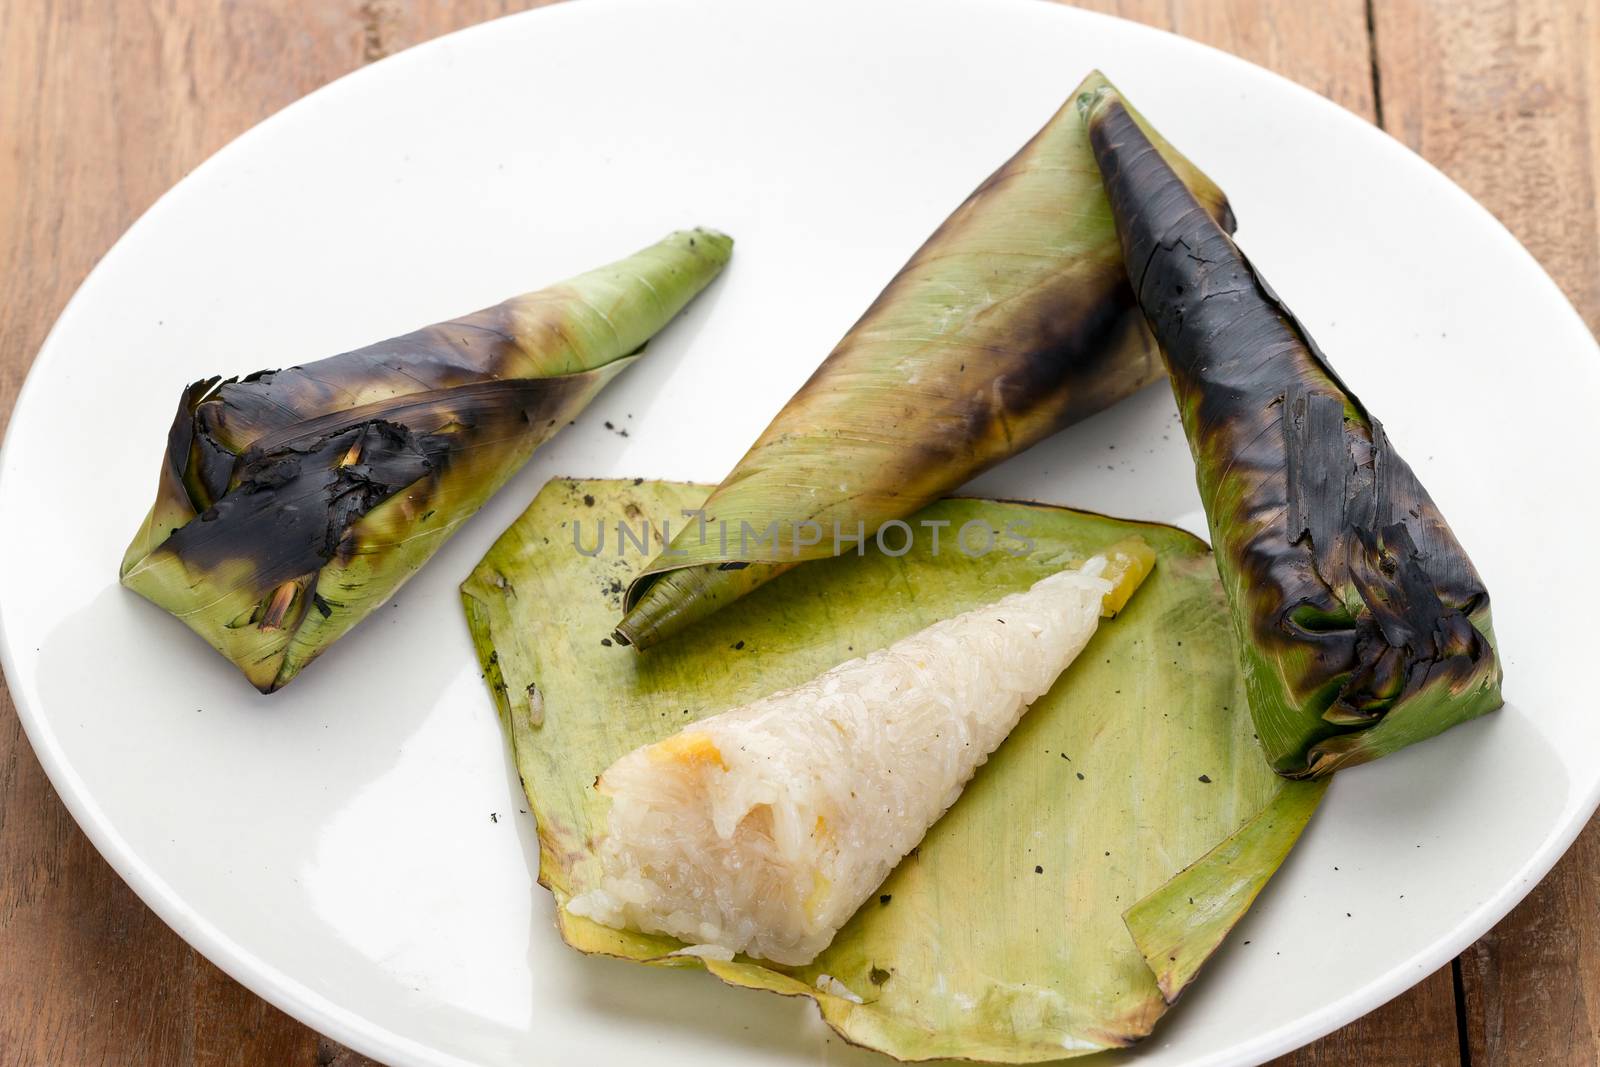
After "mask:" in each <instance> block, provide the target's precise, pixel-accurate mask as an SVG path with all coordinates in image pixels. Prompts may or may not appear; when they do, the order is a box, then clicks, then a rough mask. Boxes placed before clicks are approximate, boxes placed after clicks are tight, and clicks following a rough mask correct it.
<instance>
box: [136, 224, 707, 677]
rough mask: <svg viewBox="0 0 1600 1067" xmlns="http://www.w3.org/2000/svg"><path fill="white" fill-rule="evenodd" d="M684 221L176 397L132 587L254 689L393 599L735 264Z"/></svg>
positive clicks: (290, 673) (287, 673)
mask: <svg viewBox="0 0 1600 1067" xmlns="http://www.w3.org/2000/svg"><path fill="white" fill-rule="evenodd" d="M732 244H733V242H732V241H731V240H730V239H729V238H727V237H725V236H723V235H721V234H717V233H713V232H710V231H706V230H693V231H684V232H679V233H675V234H672V235H670V236H669V237H667V238H666V239H664V240H662V241H661V242H659V243H657V244H655V245H653V246H651V247H649V248H646V249H644V250H643V251H641V252H638V253H636V254H634V255H633V256H630V257H628V258H627V259H623V260H620V261H618V262H616V263H613V264H611V265H609V266H606V267H602V268H600V269H598V270H594V271H591V272H589V273H587V274H583V275H580V276H578V277H576V278H572V279H570V280H568V281H566V282H563V283H561V284H558V285H555V286H552V287H550V288H548V289H544V290H540V291H538V292H533V293H528V294H525V295H523V296H518V297H513V298H512V299H510V300H507V301H505V302H504V303H501V304H498V305H495V306H494V307H490V308H486V309H484V310H482V311H478V312H475V313H473V314H471V315H467V316H465V317H463V318H459V319H452V320H450V321H448V322H442V323H438V324H436V325H433V326H428V327H424V328H423V329H420V330H417V331H416V332H414V333H409V334H406V335H404V336H401V337H396V338H392V339H390V340H388V341H382V342H379V343H378V344H375V345H370V346H368V347H366V348H361V349H357V350H355V351H352V352H346V353H343V354H342V355H337V356H333V357H331V358H328V359H324V360H320V361H318V362H315V363H310V364H306V365H304V366H297V367H291V368H289V369H287V370H282V371H264V372H260V373H256V374H251V375H248V376H246V377H244V378H242V379H229V380H228V381H225V382H224V381H219V380H218V379H216V378H210V379H206V380H204V381H200V382H196V383H195V384H193V385H191V386H190V387H189V388H188V389H186V390H185V391H184V394H183V398H182V400H181V401H180V403H179V406H178V413H177V417H176V418H175V419H174V421H173V424H172V429H171V431H170V433H169V435H168V439H167V451H166V454H165V456H163V458H162V465H161V477H160V483H159V488H158V490H157V494H156V501H155V504H154V505H153V506H152V507H151V509H150V513H149V515H148V516H147V517H146V518H145V521H144V524H143V525H142V526H141V527H140V529H139V532H138V534H137V535H136V536H135V537H134V539H133V543H132V544H131V545H130V546H129V547H128V551H127V553H126V555H125V556H124V558H123V561H122V567H121V572H120V574H121V579H122V584H124V585H126V586H127V587H128V588H130V589H132V590H134V591H136V592H138V593H139V594H141V595H142V596H145V597H147V598H148V599H150V600H151V601H153V602H154V603H156V604H157V605H159V606H161V607H162V608H164V609H166V610H167V611H170V612H172V613H173V614H174V615H176V616H178V617H179V618H180V619H182V620H183V621H184V622H185V623H186V624H188V626H189V627H190V628H191V629H193V630H194V631H195V632H196V633H197V634H199V635H200V636H201V637H203V638H204V639H205V640H206V641H207V642H208V643H209V644H210V645H211V646H212V647H213V648H215V649H217V651H219V652H221V653H222V654H223V655H224V656H226V657H227V658H228V659H229V660H231V661H232V662H233V663H234V664H235V665H236V666H238V667H239V669H240V670H242V671H243V672H244V674H245V676H246V677H248V678H249V679H250V681H251V682H252V683H253V684H254V685H255V686H256V687H257V688H258V689H260V690H261V691H262V692H272V691H274V690H276V689H278V688H280V687H282V686H284V685H286V684H287V683H288V682H289V681H290V680H291V679H293V678H294V677H295V676H296V675H297V674H299V672H300V671H301V670H303V669H304V668H305V667H306V665H307V664H309V663H310V662H311V661H312V660H314V659H315V658H316V657H317V656H318V655H320V654H321V653H322V652H323V651H324V650H325V649H326V648H327V647H328V646H329V645H330V644H332V643H333V642H334V641H336V640H337V639H338V638H339V637H341V636H343V635H344V634H345V633H346V632H348V631H349V630H350V628H351V627H353V626H354V625H355V624H356V623H358V622H360V621H361V620H362V619H363V618H364V617H366V616H367V615H368V614H370V613H371V612H372V611H373V610H374V609H375V608H377V607H378V606H379V605H381V604H382V603H383V602H384V601H385V600H387V599H388V598H389V597H390V596H391V595H392V594H393V593H394V592H395V591H396V590H397V589H399V588H400V586H401V585H402V584H404V582H405V581H406V580H407V579H408V578H409V577H410V576H411V575H412V574H413V573H415V572H416V570H417V569H418V568H420V567H421V566H422V565H423V564H424V563H426V562H427V561H428V559H429V558H430V557H431V556H432V555H433V553H434V552H435V551H437V550H438V548H439V547H440V546H441V545H442V544H443V543H444V542H445V540H446V539H448V538H449V536H450V535H451V533H453V532H454V531H455V529H456V528H457V527H458V526H459V525H460V524H461V523H462V522H464V521H465V520H466V519H468V518H470V517H471V516H472V515H473V514H474V513H475V512H476V511H477V510H478V509H479V508H480V507H482V506H483V504H484V503H485V502H486V501H487V500H488V499H489V498H490V497H491V496H492V495H493V494H494V493H495V491H496V490H498V489H499V488H500V486H501V485H503V484H504V483H505V481H506V479H507V478H509V477H510V476H511V475H512V474H513V473H514V472H516V470H517V469H518V468H520V467H521V466H522V464H523V463H524V462H526V461H527V459H528V457H529V456H530V455H531V454H532V453H533V450H534V449H535V448H536V447H538V446H539V445H540V444H541V443H543V442H544V441H545V440H547V439H548V438H549V437H550V436H552V435H553V434H555V433H556V432H557V431H558V430H559V429H560V428H561V427H562V426H563V425H565V424H566V423H567V422H568V421H570V420H571V419H572V417H573V416H574V415H576V414H577V413H578V412H579V411H581V410H582V409H583V407H584V406H585V405H586V404H587V403H588V402H589V400H590V399H592V398H593V397H594V396H595V394H596V393H598V392H599V390H600V389H601V388H602V387H603V386H604V385H605V384H606V383H607V382H609V381H610V380H611V379H612V378H614V377H616V376H617V375H618V374H619V373H620V372H621V371H623V370H624V369H626V368H627V367H628V366H629V365H630V364H631V363H632V362H633V361H634V360H635V359H637V358H638V353H639V351H640V349H641V348H643V346H644V345H645V342H647V341H648V340H649V339H650V337H651V336H652V335H654V334H655V333H656V332H658V331H659V330H660V329H661V328H662V327H664V326H665V325H666V324H667V323H668V322H670V321H671V320H672V318H673V317H674V316H675V315H677V313H678V312H679V311H681V310H682V309H683V307H684V306H685V305H686V304H687V303H688V302H689V301H690V300H691V299H692V298H693V297H694V296H695V295H696V294H697V293H699V292H700V291H701V290H702V289H703V288H705V286H706V285H707V284H708V283H709V282H710V281H711V279H712V278H714V277H715V276H716V275H717V273H718V272H719V271H720V270H721V269H722V267H723V265H724V264H725V263H726V262H727V261H728V257H729V255H730V253H731V250H732Z"/></svg>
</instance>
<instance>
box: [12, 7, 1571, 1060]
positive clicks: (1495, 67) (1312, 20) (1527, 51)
mask: <svg viewBox="0 0 1600 1067" xmlns="http://www.w3.org/2000/svg"><path fill="white" fill-rule="evenodd" d="M531 6H538V0H528V2H524V0H427V2H404V0H364V2H363V0H120V2H119V0H14V2H6V0H0V263H5V264H7V265H8V266H9V267H10V268H11V269H9V270H6V271H4V272H0V428H3V426H4V424H5V421H6V420H7V419H8V418H9V414H10V410H11V405H12V401H13V399H14V397H15V395H16V390H17V388H18V386H19V385H20V382H21V378H22V375H23V374H24V372H25V370H26V368H27V365H28V363H29V362H30V361H31V359H32V357H33V354H34V352H35V351H37V349H38V347H39V345H40V343H41V342H42V340H43V338H44V334H45V332H46V330H47V329H48V328H49V325H50V323H52V322H53V321H54V319H55V317H56V315H57V314H59V312H60V309H61V307H62V305H63V304H64V303H65V301H66V299H67V297H68V296H70V294H71V292H72V291H73V289H75V288H76V286H77V285H78V283H79V282H80V281H81V280H82V277H83V275H84V274H85V273H86V272H87V270H88V269H89V268H90V267H91V266H92V265H93V264H94V262H95V261H96V260H97V259H98V258H99V257H100V256H101V255H102V254H103V253H104V252H105V250H106V249H107V248H108V247H109V246H110V244H111V242H112V241H114V240H115V239H116V237H117V236H118V235H119V234H120V233H121V232H122V231H123V230H124V229H125V228H126V227H127V226H128V225H129V224H130V223H131V222H132V221H133V220H134V219H135V218H136V217H137V216H138V215H139V214H140V213H141V212H142V211H143V210H144V208H145V207H147V206H148V205H149V204H150V203H151V202H152V201H153V200H154V199H155V198H156V197H157V196H159V195H160V194H161V193H162V192H163V191H165V190H166V189H167V188H168V187H169V186H170V185H171V184H172V183H173V182H174V181H176V180H177V179H178V178H180V177H181V176H182V175H183V174H184V173H186V172H187V171H188V170H189V169H191V168H192V167H194V166H195V165H197V164H198V163H199V162H201V161H202V160H203V159H205V158H206V157H207V156H208V155H210V154H211V153H212V152H214V151H215V150H216V149H217V148H219V147H221V145H223V144H224V143H226V142H227V141H228V140H230V139H231V138H233V137H234V136H236V135H238V134H239V133H241V132H243V131H244V130H245V129H247V128H249V127H250V126H251V125H253V124H254V123H255V122H257V121H259V120H260V119H262V118H264V117H265V116H267V115H268V114H271V113H272V112H274V111H276V110H278V109H279V108H280V107H282V106H284V105H285V104H288V103H290V102H291V101H293V100H295V99H297V98H298V97H300V96H302V95H304V94H305V93H307V92H309V91H311V90H312V89H314V88H316V87H318V86H319V85H322V84H324V83H326V82H327V81H330V80H332V79H333V78H335V77H337V76H339V75H341V74H344V73H346V72H348V71H349V70H352V69H355V68H356V67H358V66H360V65H362V64H364V63H367V62H371V61H373V60H375V59H379V58H382V57H383V56H385V55H388V54H390V53H392V52H395V51H398V50H400V49H402V48H406V47H409V46H410V45H412V44H415V43H418V42H420V41H423V40H427V39H429V38H431V37H434V36H437V35H438V34H441V33H445V32H448V31H450V30H453V29H457V28H460V27H462V26H465V25H470V24H472V23H476V22H479V21H482V20H483V19H486V18H492V17H495V16H497V15H500V14H505V13H508V12H510V11H514V10H520V9H522V8H525V7H531ZM1083 6H1086V7H1090V8H1093V9H1096V10H1101V11H1107V12H1110V13H1113V14H1119V15H1122V16H1124V17H1128V18H1132V19H1136V20H1138V21H1142V22H1146V23H1149V24H1151V25H1155V26H1158V27H1161V28H1163V29H1168V30H1172V31H1174V32H1177V33H1180V34H1183V35H1185V36H1189V37H1193V38H1195V39H1197V40H1201V41H1204V42H1206V43H1208V44H1212V45H1215V46H1217V47H1219V48H1222V49H1224V50H1226V51H1230V52H1233V53H1235V54H1237V55H1241V56H1243V57H1245V58H1247V59H1250V60H1252V61H1253V62H1256V63H1259V64H1261V65H1263V66H1266V67H1268V68H1270V69H1273V70H1276V71H1278V72H1279V73H1281V74H1284V75H1285V76H1287V77H1289V78H1292V79H1294V80H1296V81H1299V82H1301V83H1302V84H1305V85H1307V86H1309V87H1310V88H1312V89H1315V90H1316V91H1318V92H1320V93H1322V94H1324V95H1325V96H1328V97H1330V98H1332V99H1333V100H1335V101H1337V102H1338V103H1340V104H1341V105H1343V106H1344V107H1346V108H1348V109H1350V110H1351V111H1353V112H1355V113H1356V114H1358V115H1361V116H1363V117H1365V118H1368V119H1369V120H1370V119H1375V118H1377V117H1379V116H1380V114H1381V117H1382V118H1383V120H1384V123H1385V126H1386V128H1388V129H1390V131H1391V132H1393V133H1395V134H1396V135H1397V136H1399V137H1400V138H1401V139H1402V140H1404V141H1405V142H1406V143H1407V144H1409V145H1411V146H1412V147H1413V148H1415V149H1417V150H1418V151H1420V152H1421V153H1422V154H1423V155H1424V156H1426V157H1428V158H1429V159H1431V160H1432V161H1433V162H1435V163H1436V164H1438V165H1439V166H1440V167H1441V168H1442V169H1444V170H1445V172H1446V173H1448V174H1450V175H1451V176H1452V177H1454V178H1455V179H1456V180H1457V181H1459V182H1461V183H1462V184H1463V185H1464V186H1465V187H1466V188H1467V189H1468V191H1470V192H1472V193H1473V194H1474V195H1475V196H1477V197H1478V198H1479V199H1480V200H1482V201H1483V202H1484V203H1485V204H1486V205H1487V206H1488V207H1489V208H1490V209H1491V210H1492V211H1494V212H1495V213H1496V214H1498V215H1499V216H1500V217H1501V219H1502V220H1503V221H1505V222H1506V223H1507V225H1508V226H1509V227H1510V228H1511V229H1512V231H1513V232H1514V233H1516V234H1517V235H1518V236H1519V237H1520V238H1521V239H1522V240H1523V241H1524V242H1525V243H1526V244H1527V245H1528V246H1529V248H1530V249H1531V250H1532V251H1533V252H1534V254H1535V255H1536V256H1538V257H1539V258H1540V260H1541V261H1542V262H1543V263H1544V264H1545V266H1546V267H1547V268H1548V269H1550V271H1551V273H1552V274H1553V275H1554V276H1555V277H1556V279H1557V281H1558V282H1559V283H1560V284H1561V285H1562V286H1563V288H1564V289H1565V290H1566V292H1567V293H1568V294H1569V295H1570V296H1572V297H1573V299H1574V301H1575V302H1576V303H1577V304H1578V306H1579V309H1580V311H1581V312H1582V313H1583V314H1584V315H1585V317H1586V318H1587V320H1588V322H1589V323H1590V325H1591V327H1594V326H1596V325H1597V324H1600V227H1597V220H1600V206H1597V203H1596V187H1595V183H1596V180H1597V178H1596V175H1597V164H1600V28H1597V27H1600V0H1374V2H1373V9H1372V11H1371V12H1370V16H1371V17H1370V20H1369V11H1368V7H1367V5H1366V3H1365V2H1364V0H1329V2H1326V3H1320V2H1319V3H1316V4H1308V3H1304V2H1302V0H1087V2H1085V3H1083ZM1369 23H1370V24H1369ZM1374 43H1375V44H1376V53H1374V48H1373V45H1374ZM1110 73H1111V74H1112V76H1113V77H1114V76H1115V71H1111V72H1110ZM1597 877H1600V829H1597V828H1596V827H1593V826H1592V827H1591V828H1590V830H1589V831H1588V832H1587V833H1586V834H1585V836H1584V837H1583V838H1582V839H1581V840H1580V842H1579V844H1578V846H1577V847H1576V848H1575V849H1574V850H1573V852H1572V853H1570V854H1569V855H1568V856H1567V857H1566V858H1565V859H1564V860H1563V861H1562V862H1561V864H1559V865H1558V866H1557V868H1556V869H1555V871H1554V872H1553V873H1552V874H1551V876H1550V878H1549V879H1547V880H1546V882H1545V883H1544V884H1543V885H1541V886H1540V887H1539V888H1538V889H1537V890H1536V891H1535V892H1534V894H1533V895H1532V896H1530V898H1529V899H1528V901H1527V902H1525V903H1524V904H1523V905H1522V906H1521V907H1520V908H1518V909H1517V910H1516V911H1515V912H1513V913H1512V915H1511V916H1509V917H1508V918H1507V919H1506V920H1505V922H1504V923H1502V924H1501V926H1500V927H1498V928H1497V929H1496V930H1495V931H1494V932H1493V933H1491V934H1490V935H1489V936H1488V937H1486V938H1485V939H1484V940H1483V941H1482V942H1480V943H1479V944H1478V945H1476V946H1474V947H1473V949H1472V950H1470V951H1469V952H1468V953H1467V954H1466V955H1465V956H1464V957H1463V958H1462V960H1461V961H1460V962H1461V968H1460V970H1461V983H1460V984H1461V986H1462V989H1463V991H1464V993H1465V997H1464V1000H1463V1005H1462V1006H1463V1007H1464V1014H1463V1018H1462V1020H1461V1021H1462V1022H1463V1023H1464V1024H1465V1031H1466V1036H1467V1038H1468V1041H1469V1045H1470V1052H1471V1057H1472V1063H1473V1064H1475V1065H1476V1067H1483V1065H1484V1064H1517V1065H1520V1064H1525V1063H1550V1064H1567V1063H1574V1064H1576V1063H1594V1062H1595V1061H1596V1058H1597V1050H1600V900H1597V894H1596V890H1595V882H1596V878H1597ZM1455 985H1456V983H1455V982H1454V981H1453V980H1452V975H1451V973H1450V970H1449V969H1448V968H1446V969H1445V970H1442V971H1440V972H1438V973H1437V974H1435V975H1433V976H1431V977H1429V978H1428V979H1427V980H1426V981H1424V982H1423V983H1422V984H1420V985H1419V986H1417V987H1416V988H1414V989H1413V990H1411V991H1410V992H1408V993H1407V994H1405V995H1404V996H1402V997H1400V998H1397V999H1396V1000H1395V1001H1393V1002H1391V1003H1390V1004H1389V1005H1386V1006H1385V1007H1384V1008H1382V1009H1379V1010H1378V1011H1376V1012H1374V1013H1373V1014H1372V1015H1369V1016H1368V1017H1366V1018H1365V1019H1362V1020H1360V1021H1358V1022H1357V1023H1355V1024H1352V1025H1351V1026H1349V1027H1346V1028H1345V1029H1344V1030H1341V1031H1339V1032H1338V1033H1335V1034H1333V1035H1330V1036H1329V1037H1327V1038H1325V1039H1323V1040H1322V1041H1320V1042H1317V1043H1314V1044H1313V1045H1311V1046H1309V1047H1308V1048H1306V1049H1302V1050H1300V1051H1299V1052H1297V1053H1295V1054H1293V1055H1292V1056H1289V1057H1285V1058H1284V1059H1282V1060H1280V1061H1279V1065H1280V1067H1284V1065H1295V1067H1323V1065H1329V1067H1332V1065H1341V1067H1342V1065H1345V1064H1362V1065H1364V1067H1389V1065H1394V1067H1399V1065H1407V1067H1410V1065H1414V1064H1426V1065H1434V1064H1438V1065H1445V1064H1457V1063H1460V1062H1461V1059H1460V1055H1459V1045H1458V1041H1457V999H1456V996H1455V988H1454V987H1455ZM40 1063H52V1064H54V1063H61V1064H73V1065H78V1064H83V1065H97V1064H107V1065H113V1064H114V1065H131V1067H142V1065H145V1064H150V1065H158V1064H159V1065H162V1067H165V1065H169V1064H170V1065H175V1067H222V1065H228V1067H233V1065H239V1067H247V1065H255V1064H271V1065H274V1067H277V1065H282V1067H313V1065H317V1067H365V1065H367V1064H369V1063H370V1061H367V1060H365V1059H364V1058H362V1057H360V1056H358V1055H356V1054H355V1053H352V1052H350V1051H349V1050H346V1049H342V1048H340V1047H339V1046H337V1045H336V1044H334V1043H333V1042H330V1041H328V1040H327V1039H325V1038H320V1037H318V1036H317V1035H316V1034H314V1033H312V1032H311V1031H309V1030H307V1029H306V1028H304V1027H302V1026H300V1025H299V1024H298V1023H296V1022H294V1021H293V1020H291V1019H289V1018H288V1017H286V1016H284V1015H283V1014H282V1013H280V1012H278V1011H276V1009H273V1008H271V1007H270V1006H268V1005H266V1004H265V1003H264V1002H262V1001H260V1000H259V999H257V998H256V997H254V996H253V995H251V994H250V993H248V992H247V991H245V990H244V989H242V988H241V987H239V986H238V985H237V984H235V983H234V982H232V981H231V980H230V979H228V978H227V977H226V976H225V975H223V974H222V973H221V972H220V971H218V970H217V969H216V968H215V967H213V966H212V965H211V964H209V963H208V962H206V961H205V960H204V959H202V958H201V957H199V956H198V955H197V954H196V953H194V952H193V951H192V950H191V949H189V948H188V947H187V946H186V945H184V944H183V942H181V941H180V940H179V939H178V938H177V937H176V935H174V934H173V933H172V932H171V931H169V930H168V929H167V928H166V927H165V926H163V925H162V924H161V922H160V921H159V920H157V919H156V918H155V917H154V915H152V914H151V913H150V912H149V911H148V910H147V909H146V908H144V906H143V905H142V904H140V903H139V901H138V900H137V899H136V898H135V897H134V896H133V894H132V893H131V891H129V890H128V889H127V887H126V886H125V885H124V884H123V883H122V882H121V880H120V879H119V878H117V876H116V875H115V874H114V873H112V871H111V870H110V868H109V867H107V866H106V864H105V862H104V861H103V860H101V859H100V857H99V856H98V854H96V853H95V852H94V850H93V848H92V847H91V846H90V845H89V844H88V842H87V840H86V839H85V838H84V837H83V835H82V833H81V832H80V831H79V830H78V829H77V827H76V825H75V824H74V823H73V822H72V820H71V818H70V816H68V815H67V813H66V811H65V809H64V808H63V807H62V806H61V803H60V801H59V799H58V798H57V797H56V796H55V794H54V792H53V791H52V790H51V788H50V786H49V783H48V782H47V781H46V779H45V778H44V775H43V773H42V771H41V770H40V769H39V766H38V763H37V761H36V760H35V759H34V757H33V754H32V752H31V750H30V749H29V748H28V746H27V744H26V741H25V739H24V738H23V737H22V735H21V730H20V727H19V724H18V722H17V720H16V717H15V715H14V714H13V713H12V711H11V706H10V703H9V698H8V697H6V695H5V694H4V692H3V689H0V1067H13V1065H15V1067H24V1065H27V1067H32V1065H34V1064H40Z"/></svg>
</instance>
